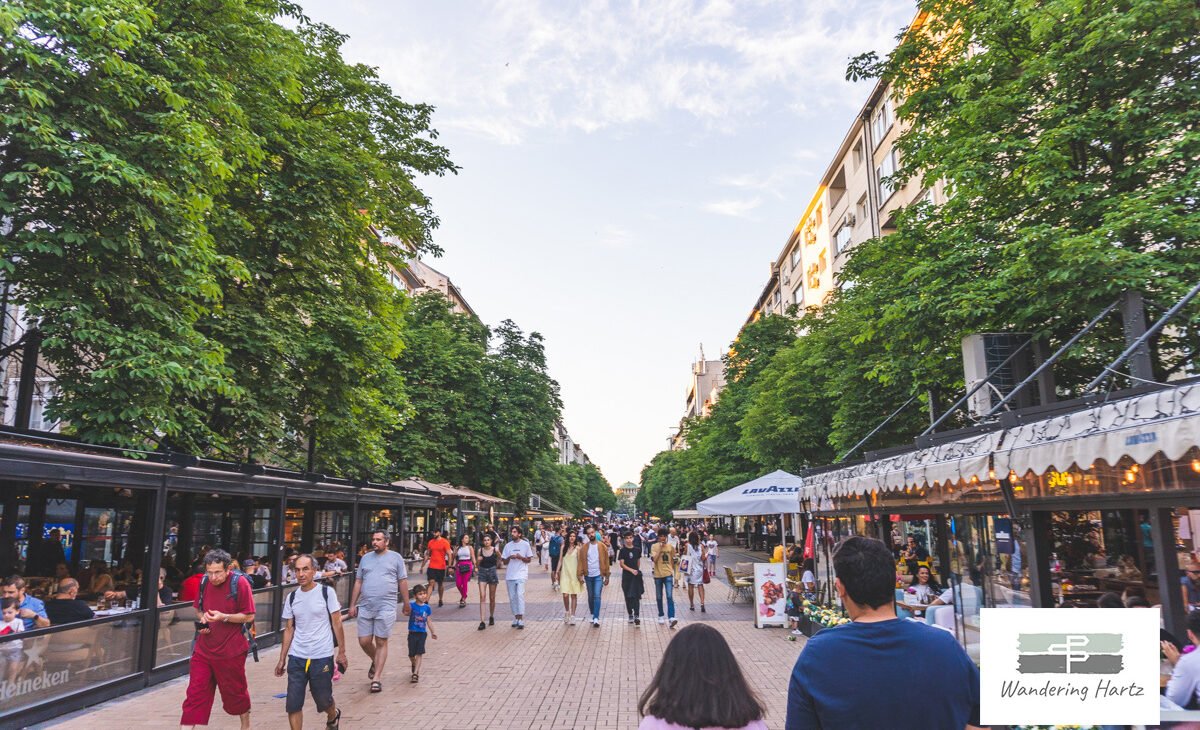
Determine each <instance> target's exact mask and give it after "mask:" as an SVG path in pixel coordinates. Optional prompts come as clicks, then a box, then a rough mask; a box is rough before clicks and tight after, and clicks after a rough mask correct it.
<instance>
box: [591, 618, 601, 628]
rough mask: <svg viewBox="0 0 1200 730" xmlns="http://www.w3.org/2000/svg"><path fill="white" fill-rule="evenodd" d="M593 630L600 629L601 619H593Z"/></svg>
mask: <svg viewBox="0 0 1200 730" xmlns="http://www.w3.org/2000/svg"><path fill="white" fill-rule="evenodd" d="M592 628H594V629H598V628H600V619H598V618H594V619H592Z"/></svg>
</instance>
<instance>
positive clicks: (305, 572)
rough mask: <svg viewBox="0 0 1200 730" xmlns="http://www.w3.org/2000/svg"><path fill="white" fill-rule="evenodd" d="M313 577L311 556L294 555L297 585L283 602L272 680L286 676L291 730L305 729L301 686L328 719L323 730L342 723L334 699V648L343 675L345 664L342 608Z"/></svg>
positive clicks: (332, 595) (326, 587) (314, 566)
mask: <svg viewBox="0 0 1200 730" xmlns="http://www.w3.org/2000/svg"><path fill="white" fill-rule="evenodd" d="M316 573H317V564H316V561H315V560H314V559H313V557H312V556H311V555H300V556H298V557H297V558H296V579H297V582H298V583H299V584H300V587H299V588H297V589H296V590H295V591H292V593H291V594H290V595H288V597H287V599H285V600H284V602H283V621H284V629H283V644H282V647H281V648H280V650H279V663H278V664H276V665H275V676H276V677H282V676H283V673H284V672H285V671H286V672H287V678H288V688H287V701H286V703H285V709H286V711H287V716H288V725H289V726H290V727H291V728H292V730H300V728H301V727H303V725H304V712H303V710H304V689H305V687H307V688H308V690H309V691H310V692H311V693H312V696H313V701H314V702H316V703H317V711H318V712H324V713H325V715H326V717H327V718H328V719H327V720H326V722H325V727H326V730H338V725H339V723H340V721H341V719H342V711H341V710H340V709H338V706H337V704H336V703H335V702H334V701H333V670H334V663H335V659H334V655H333V650H334V649H335V648H336V649H337V659H336V664H337V667H338V670H339V671H342V672H345V671H346V668H347V666H348V665H349V662H348V660H347V659H346V635H345V632H344V630H343V629H342V606H341V604H340V603H338V599H337V595H336V593H335V592H334V591H332V590H330V588H329V586H327V585H324V584H322V585H317V584H316V583H315V582H314V581H313V578H314V577H315V576H316Z"/></svg>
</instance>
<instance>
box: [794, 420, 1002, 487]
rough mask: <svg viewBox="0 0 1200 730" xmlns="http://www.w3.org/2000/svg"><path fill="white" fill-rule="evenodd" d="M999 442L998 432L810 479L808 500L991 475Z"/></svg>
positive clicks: (838, 470)
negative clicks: (990, 471)
mask: <svg viewBox="0 0 1200 730" xmlns="http://www.w3.org/2000/svg"><path fill="white" fill-rule="evenodd" d="M999 439H1000V434H999V433H998V432H992V433H985V434H981V435H978V436H973V437H971V438H968V439H960V440H958V441H951V442H949V443H945V444H938V445H937V446H933V447H931V448H928V449H918V450H916V451H909V452H906V453H903V454H899V455H897V456H893V457H890V458H887V459H877V460H875V461H868V462H866V463H863V464H855V465H854V466H848V467H846V468H845V469H837V470H834V471H828V472H825V473H824V474H816V475H814V476H811V477H809V478H808V480H807V482H806V485H807V488H806V491H805V494H806V495H807V496H809V497H817V498H819V497H845V496H847V495H851V494H866V493H868V492H873V491H875V490H881V491H884V492H889V491H893V490H896V489H904V488H905V487H910V486H921V485H926V484H934V483H940V482H957V481H958V480H960V479H970V478H971V477H978V478H979V479H986V478H987V476H988V457H989V456H990V455H991V453H992V450H993V449H994V448H995V447H996V444H997V443H998V441H999Z"/></svg>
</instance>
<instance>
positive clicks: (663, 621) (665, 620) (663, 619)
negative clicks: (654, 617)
mask: <svg viewBox="0 0 1200 730" xmlns="http://www.w3.org/2000/svg"><path fill="white" fill-rule="evenodd" d="M658 622H659V623H660V624H665V623H666V622H667V618H666V617H665V616H659V617H658Z"/></svg>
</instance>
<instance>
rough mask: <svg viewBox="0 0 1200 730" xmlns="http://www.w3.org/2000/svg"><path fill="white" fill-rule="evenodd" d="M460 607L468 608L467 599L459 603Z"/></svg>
mask: <svg viewBox="0 0 1200 730" xmlns="http://www.w3.org/2000/svg"><path fill="white" fill-rule="evenodd" d="M458 607H459V608H466V607H467V599H465V598H464V599H462V600H461V601H459V602H458Z"/></svg>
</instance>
